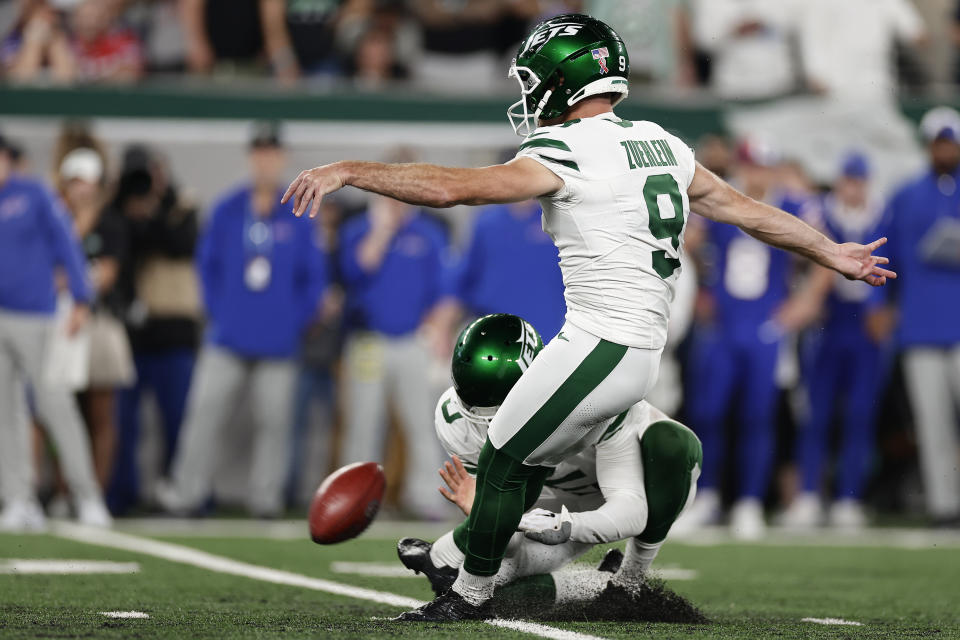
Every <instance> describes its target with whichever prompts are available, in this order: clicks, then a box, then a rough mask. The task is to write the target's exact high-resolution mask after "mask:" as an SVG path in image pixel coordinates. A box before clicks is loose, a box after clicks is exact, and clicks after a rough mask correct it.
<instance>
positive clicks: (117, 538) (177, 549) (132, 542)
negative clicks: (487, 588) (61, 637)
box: [51, 522, 602, 640]
mask: <svg viewBox="0 0 960 640" xmlns="http://www.w3.org/2000/svg"><path fill="white" fill-rule="evenodd" d="M51 533H53V534H54V535H56V536H59V537H61V538H66V539H67V540H73V541H75V542H83V543H86V544H92V545H96V546H100V547H108V548H111V549H121V550H123V551H129V552H131V553H141V554H144V555H148V556H153V557H155V558H162V559H163V560H168V561H170V562H179V563H180V564H187V565H191V566H194V567H199V568H201V569H207V570H208V571H214V572H217V573H226V574H229V575H234V576H242V577H244V578H251V579H253V580H261V581H263V582H271V583H273V584H283V585H289V586H293V587H302V588H304V589H313V590H314V591H323V592H325V593H332V594H334V595H338V596H346V597H348V598H356V599H357V600H368V601H370V602H377V603H380V604H387V605H391V606H394V607H400V608H403V609H414V608H416V607H419V606H422V605H424V604H426V603H425V602H423V601H422V600H416V599H414V598H407V597H405V596H400V595H397V594H394V593H388V592H386V591H375V590H373V589H364V588H362V587H353V586H350V585H346V584H342V583H339V582H333V581H332V580H323V579H320V578H311V577H309V576H305V575H302V574H299V573H293V572H290V571H282V570H279V569H272V568H270V567H262V566H259V565H255V564H250V563H247V562H240V561H239V560H232V559H230V558H225V557H223V556H217V555H214V554H212V553H207V552H205V551H200V550H198V549H192V548H190V547H185V546H183V545H179V544H171V543H169V542H161V541H159V540H153V539H150V538H144V537H140V536H133V535H130V534H127V533H119V532H117V531H109V530H104V529H96V528H92V527H85V526H83V525H78V524H72V523H69V522H56V523H54V524H53V526H52V527H51ZM486 622H487V624H490V625H492V626H495V627H501V628H505V629H512V630H514V631H520V632H523V633H529V634H531V635H537V636H540V637H543V638H552V639H554V640H602V639H601V638H598V637H597V636H591V635H588V634H585V633H578V632H576V631H567V630H564V629H557V628H555V627H549V626H547V625H542V624H535V623H532V622H524V621H522V620H487V621H486Z"/></svg>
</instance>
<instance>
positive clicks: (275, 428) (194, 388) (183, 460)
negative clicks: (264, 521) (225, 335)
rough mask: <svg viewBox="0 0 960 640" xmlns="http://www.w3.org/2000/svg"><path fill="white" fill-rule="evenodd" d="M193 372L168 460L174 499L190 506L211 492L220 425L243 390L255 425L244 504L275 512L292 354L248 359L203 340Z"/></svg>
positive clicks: (286, 441)
mask: <svg viewBox="0 0 960 640" xmlns="http://www.w3.org/2000/svg"><path fill="white" fill-rule="evenodd" d="M193 376H194V377H193V382H192V384H191V386H190V396H189V399H188V401H187V415H186V419H185V420H184V426H183V433H181V435H180V439H179V443H178V445H177V453H176V457H175V458H174V461H173V483H174V490H175V493H176V495H177V498H178V500H179V501H180V502H181V503H182V506H183V507H184V508H187V509H192V508H196V507H198V506H200V505H201V504H202V503H203V501H204V500H206V499H207V497H208V496H209V495H210V491H211V488H212V484H213V475H214V472H215V471H216V465H217V462H218V458H219V456H218V455H217V452H218V450H219V449H221V448H222V447H221V430H222V428H223V426H224V424H226V422H227V420H228V419H230V417H231V416H232V415H233V414H234V412H235V410H236V407H237V405H238V404H239V403H240V400H241V397H242V396H241V393H242V392H243V391H244V390H246V391H247V394H248V395H249V398H250V401H251V404H252V408H253V409H252V410H253V415H252V417H253V419H254V423H255V425H256V428H257V433H256V436H255V440H254V448H253V458H252V463H251V468H250V492H249V496H250V499H249V504H248V506H249V508H250V511H251V512H253V513H254V514H257V515H267V516H271V515H277V514H279V513H280V512H281V511H282V510H283V489H284V482H285V480H286V477H287V464H288V460H289V457H288V456H289V447H290V420H291V410H292V406H293V403H292V400H293V385H294V382H295V379H296V365H295V364H294V362H293V361H292V360H281V359H276V360H275V359H256V360H247V359H244V358H241V357H239V356H237V355H235V354H234V353H232V352H231V351H228V350H226V349H222V348H220V347H216V346H212V345H206V346H205V347H204V348H203V350H202V351H201V352H200V357H199V359H198V360H197V368H196V371H195V373H194V374H193ZM226 437H229V435H227V436H226Z"/></svg>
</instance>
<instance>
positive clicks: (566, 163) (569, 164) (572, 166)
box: [537, 154, 580, 173]
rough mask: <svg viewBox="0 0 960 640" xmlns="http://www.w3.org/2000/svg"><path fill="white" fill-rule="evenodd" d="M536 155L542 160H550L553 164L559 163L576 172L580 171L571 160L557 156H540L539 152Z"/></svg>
mask: <svg viewBox="0 0 960 640" xmlns="http://www.w3.org/2000/svg"><path fill="white" fill-rule="evenodd" d="M537 157H538V158H540V159H541V160H543V161H544V162H552V163H554V164H559V165H561V166H563V167H566V168H567V169H572V170H574V171H576V172H578V173H579V172H580V167H579V166H578V165H577V163H576V162H574V161H573V160H559V159H557V158H548V157H547V156H541V155H539V154H538V155H537Z"/></svg>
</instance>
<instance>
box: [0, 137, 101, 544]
mask: <svg viewBox="0 0 960 640" xmlns="http://www.w3.org/2000/svg"><path fill="white" fill-rule="evenodd" d="M57 269H62V270H63V272H64V273H65V274H66V279H67V284H68V287H69V292H70V295H71V296H72V298H73V302H74V305H73V308H72V311H71V313H70V316H69V318H68V319H67V322H66V331H67V333H68V334H70V335H74V334H76V333H77V332H78V331H80V329H81V328H82V327H83V325H84V324H85V322H86V319H87V316H88V314H89V305H90V301H91V298H92V295H93V293H92V290H91V286H90V283H89V282H88V280H87V276H86V264H85V261H84V259H83V255H82V252H81V250H80V245H79V241H78V239H77V238H76V237H75V236H74V234H73V231H72V229H71V227H70V222H69V218H68V216H67V213H66V211H64V209H63V208H62V206H61V204H60V202H59V201H58V200H57V199H56V197H55V196H54V194H53V193H52V192H51V191H50V190H49V189H48V188H47V187H45V186H44V185H43V184H42V183H41V182H39V181H37V180H34V179H32V178H28V177H23V176H19V175H15V174H14V172H13V163H12V158H11V155H10V153H9V149H8V146H7V144H6V143H5V142H4V140H3V138H2V137H0V474H2V476H0V489H2V490H3V496H2V497H3V504H4V508H3V511H2V512H0V531H23V530H39V529H42V528H43V527H44V526H45V524H46V520H45V516H44V513H43V510H42V509H41V507H40V504H39V502H37V498H36V494H35V489H34V487H33V486H32V483H31V478H32V477H33V470H32V468H31V467H32V464H33V463H32V460H33V456H32V455H31V443H30V438H29V435H30V434H29V432H28V427H27V420H26V419H25V414H26V406H27V401H26V397H25V386H24V382H26V383H27V384H28V385H29V387H30V389H31V390H32V392H33V400H34V409H35V412H36V415H37V417H38V418H39V420H40V422H41V423H42V424H44V425H45V426H46V427H47V429H48V430H50V431H51V434H52V435H54V439H55V441H56V442H57V443H58V445H60V446H61V447H62V448H64V449H65V450H66V451H69V454H70V455H65V456H64V458H63V464H64V473H65V474H66V475H67V476H68V480H69V484H70V488H71V490H72V491H73V493H74V496H73V497H74V500H75V504H76V507H77V511H78V514H79V515H80V516H81V519H84V520H91V521H96V522H98V523H100V524H104V525H108V524H109V522H110V518H109V514H108V513H107V511H106V507H105V505H104V503H103V497H102V494H101V492H100V487H99V486H98V485H97V481H96V478H95V476H94V472H93V463H92V459H91V452H90V441H89V438H88V436H87V432H86V429H85V428H84V426H83V422H82V420H81V417H80V412H79V411H78V409H77V404H76V400H75V398H74V395H73V393H72V392H71V390H70V389H68V388H67V387H65V386H60V385H58V384H55V383H53V382H52V381H50V379H48V376H47V371H46V368H47V367H48V366H50V365H49V364H48V363H47V354H48V350H49V349H50V345H51V340H52V337H53V335H54V332H55V331H56V330H57V327H56V325H55V320H54V313H55V311H56V306H57V291H56V285H55V272H56V270H57ZM88 515H92V517H90V518H88Z"/></svg>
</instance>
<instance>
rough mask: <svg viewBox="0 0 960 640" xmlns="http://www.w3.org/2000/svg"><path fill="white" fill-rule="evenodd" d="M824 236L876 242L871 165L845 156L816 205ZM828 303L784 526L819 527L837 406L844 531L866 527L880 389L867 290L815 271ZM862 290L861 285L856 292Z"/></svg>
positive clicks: (811, 367)
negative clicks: (794, 493)
mask: <svg viewBox="0 0 960 640" xmlns="http://www.w3.org/2000/svg"><path fill="white" fill-rule="evenodd" d="M813 208H814V209H815V210H816V214H815V215H816V216H817V217H818V218H819V222H820V224H819V225H818V226H820V227H821V228H822V229H823V231H824V233H826V234H827V235H828V236H830V237H831V238H833V239H834V240H835V241H836V242H860V241H862V240H863V239H865V238H868V237H869V238H876V237H879V227H880V223H881V220H882V217H883V206H882V204H881V203H880V202H877V201H876V200H874V199H873V198H872V197H871V194H870V189H869V164H868V162H867V158H866V157H865V156H864V155H862V154H859V153H852V154H850V155H848V156H847V157H846V158H845V160H844V162H843V165H842V167H841V171H840V176H839V177H838V178H837V180H836V182H835V184H834V186H833V189H832V191H831V192H830V193H828V194H827V195H825V196H823V197H821V198H819V199H818V201H817V203H816V204H815V205H814V207H813ZM816 277H817V278H819V279H821V280H823V282H824V283H823V285H820V287H821V289H822V291H823V294H824V296H825V297H826V304H825V312H826V314H825V315H826V317H825V320H824V321H823V324H822V326H821V327H819V331H811V332H808V334H807V337H808V338H809V339H808V340H807V342H809V343H810V344H809V347H810V348H809V352H810V353H809V363H808V366H807V367H806V373H805V377H806V379H807V381H806V388H807V392H808V394H809V407H810V409H809V418H808V420H807V421H806V424H805V425H804V428H802V429H801V430H800V433H799V436H798V442H797V461H798V463H799V468H800V483H801V487H800V490H801V493H800V495H799V496H798V497H797V498H796V499H795V500H794V501H793V503H792V504H791V505H790V507H789V509H788V510H787V511H786V512H785V513H784V518H783V524H784V525H785V526H789V527H795V528H807V527H813V526H816V525H818V524H820V522H821V520H822V515H823V514H822V507H821V502H820V495H819V494H820V489H821V486H822V484H823V480H824V478H823V471H824V467H825V465H824V462H825V460H826V459H827V454H828V450H829V439H828V435H829V430H830V425H831V424H832V422H833V417H834V415H835V411H836V409H837V405H838V404H840V403H841V402H842V405H841V406H842V409H843V410H842V414H841V415H842V419H841V423H840V446H839V451H838V456H837V464H836V466H835V468H836V473H835V474H834V478H835V481H834V489H833V491H832V492H831V494H832V495H833V496H834V501H833V503H832V505H831V507H830V510H829V513H828V516H829V520H828V521H829V523H830V524H831V525H833V526H837V527H844V528H860V527H863V526H865V525H866V524H867V519H866V516H865V514H864V512H863V507H862V503H861V500H862V497H863V490H864V485H865V483H866V479H867V474H868V473H869V467H870V461H871V459H872V457H873V454H874V449H875V447H874V440H873V438H874V427H875V422H876V413H877V407H878V400H879V395H880V390H881V389H882V383H883V370H882V366H881V347H880V345H878V344H877V342H876V341H875V340H874V339H873V337H872V336H870V335H869V334H868V333H867V328H866V316H867V299H868V298H869V296H870V287H869V285H867V284H866V283H858V282H853V281H849V280H845V279H843V278H835V277H834V274H832V273H831V272H829V271H827V270H821V271H818V272H817V276H816ZM859 284H863V285H864V286H863V287H860V286H858V285H859Z"/></svg>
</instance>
